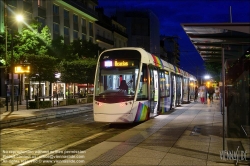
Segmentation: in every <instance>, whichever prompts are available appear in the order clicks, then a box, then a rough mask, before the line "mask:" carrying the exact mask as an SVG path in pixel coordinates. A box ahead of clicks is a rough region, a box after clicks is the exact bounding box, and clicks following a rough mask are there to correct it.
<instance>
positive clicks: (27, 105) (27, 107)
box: [26, 96, 29, 110]
mask: <svg viewBox="0 0 250 166" xmlns="http://www.w3.org/2000/svg"><path fill="white" fill-rule="evenodd" d="M26 109H27V110H28V109H29V96H26Z"/></svg>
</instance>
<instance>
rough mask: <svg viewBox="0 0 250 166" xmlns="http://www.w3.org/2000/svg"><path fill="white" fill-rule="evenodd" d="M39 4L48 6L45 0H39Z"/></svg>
mask: <svg viewBox="0 0 250 166" xmlns="http://www.w3.org/2000/svg"><path fill="white" fill-rule="evenodd" d="M37 4H38V6H41V7H46V1H45V0H37Z"/></svg>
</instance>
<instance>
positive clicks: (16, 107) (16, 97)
mask: <svg viewBox="0 0 250 166" xmlns="http://www.w3.org/2000/svg"><path fill="white" fill-rule="evenodd" d="M18 99H19V98H18V96H16V110H17V111H18Z"/></svg>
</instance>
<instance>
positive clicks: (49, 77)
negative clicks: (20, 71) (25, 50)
mask: <svg viewBox="0 0 250 166" xmlns="http://www.w3.org/2000/svg"><path fill="white" fill-rule="evenodd" d="M24 58H25V59H26V60H27V61H28V62H29V63H30V66H31V72H30V74H29V75H28V77H29V78H33V79H34V81H38V82H39V92H41V91H40V89H41V81H50V82H55V81H56V78H55V73H56V71H57V67H58V64H57V59H56V58H54V57H51V56H48V55H42V56H41V55H40V56H39V55H34V54H25V55H24ZM39 96H41V93H39Z"/></svg>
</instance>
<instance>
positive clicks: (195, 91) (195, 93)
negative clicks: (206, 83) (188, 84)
mask: <svg viewBox="0 0 250 166" xmlns="http://www.w3.org/2000/svg"><path fill="white" fill-rule="evenodd" d="M197 98H198V87H197V86H196V87H195V90H194V101H197Z"/></svg>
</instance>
